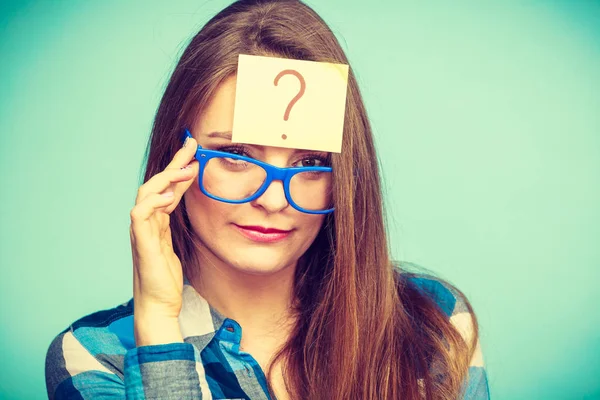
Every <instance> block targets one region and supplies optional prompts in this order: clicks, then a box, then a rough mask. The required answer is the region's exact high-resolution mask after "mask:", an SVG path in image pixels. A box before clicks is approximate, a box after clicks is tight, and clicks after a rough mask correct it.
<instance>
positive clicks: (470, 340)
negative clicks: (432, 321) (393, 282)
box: [396, 262, 489, 399]
mask: <svg viewBox="0 0 600 400" xmlns="http://www.w3.org/2000/svg"><path fill="white" fill-rule="evenodd" d="M396 271H397V273H398V276H399V277H400V282H401V284H402V285H404V286H405V287H406V286H408V287H410V288H411V289H413V290H416V291H418V292H420V293H421V294H423V295H424V296H425V297H427V298H429V299H430V300H431V301H432V302H434V303H435V304H436V305H437V306H438V307H439V308H440V309H441V311H442V312H443V313H444V314H445V315H446V316H447V317H448V319H449V321H450V322H451V324H452V325H453V326H454V327H455V328H456V330H457V331H458V332H459V333H460V334H461V336H462V338H463V340H464V341H465V343H467V345H468V346H469V347H470V348H471V358H470V363H469V373H468V378H467V382H466V386H465V396H464V397H463V398H464V399H489V386H488V380H487V372H486V368H485V364H484V359H483V353H482V349H481V345H480V340H479V326H478V322H477V317H476V316H475V312H474V310H473V307H472V306H471V304H470V302H469V300H468V299H467V297H466V296H465V294H464V293H463V292H462V291H461V290H460V289H459V288H457V287H456V286H455V285H453V284H451V283H450V282H448V281H446V280H444V279H441V278H438V277H436V276H434V275H433V274H431V273H429V272H423V271H426V270H425V269H424V268H423V267H421V266H418V265H416V264H412V263H408V262H402V263H399V264H398V265H396ZM409 271H410V272H409ZM413 271H419V272H413Z"/></svg>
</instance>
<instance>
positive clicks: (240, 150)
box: [217, 146, 249, 157]
mask: <svg viewBox="0 0 600 400" xmlns="http://www.w3.org/2000/svg"><path fill="white" fill-rule="evenodd" d="M217 150H218V151H222V152H225V153H231V154H235V155H236V156H246V157H248V156H249V155H248V153H247V152H246V149H245V148H244V146H223V147H218V148H217Z"/></svg>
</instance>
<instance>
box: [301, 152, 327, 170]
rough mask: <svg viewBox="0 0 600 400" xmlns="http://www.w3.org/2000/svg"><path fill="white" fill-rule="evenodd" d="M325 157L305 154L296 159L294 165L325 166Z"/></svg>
mask: <svg viewBox="0 0 600 400" xmlns="http://www.w3.org/2000/svg"><path fill="white" fill-rule="evenodd" d="M328 164H329V162H328V161H327V158H325V157H321V156H317V155H315V156H306V157H303V158H302V159H300V160H298V161H297V162H296V164H294V167H327V166H328Z"/></svg>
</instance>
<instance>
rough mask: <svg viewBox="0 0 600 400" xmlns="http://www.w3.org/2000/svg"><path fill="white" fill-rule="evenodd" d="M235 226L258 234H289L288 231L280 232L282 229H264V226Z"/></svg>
mask: <svg viewBox="0 0 600 400" xmlns="http://www.w3.org/2000/svg"><path fill="white" fill-rule="evenodd" d="M237 226H239V227H240V228H243V229H248V230H251V231H257V232H260V233H287V232H290V231H289V230H282V229H276V228H265V227H264V226H256V225H252V226H250V225H247V226H245V225H237Z"/></svg>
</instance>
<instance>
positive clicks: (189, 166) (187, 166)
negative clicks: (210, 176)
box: [181, 164, 192, 169]
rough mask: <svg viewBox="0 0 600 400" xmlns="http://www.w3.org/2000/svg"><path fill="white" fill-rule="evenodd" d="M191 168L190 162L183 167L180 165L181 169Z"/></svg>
mask: <svg viewBox="0 0 600 400" xmlns="http://www.w3.org/2000/svg"><path fill="white" fill-rule="evenodd" d="M191 168H192V165H191V164H188V165H186V166H185V167H181V169H191Z"/></svg>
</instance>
